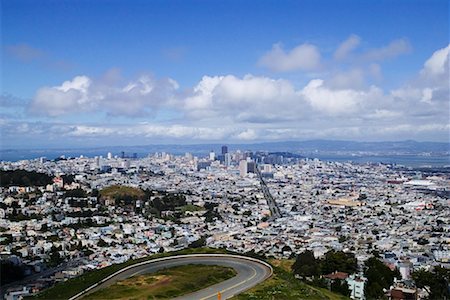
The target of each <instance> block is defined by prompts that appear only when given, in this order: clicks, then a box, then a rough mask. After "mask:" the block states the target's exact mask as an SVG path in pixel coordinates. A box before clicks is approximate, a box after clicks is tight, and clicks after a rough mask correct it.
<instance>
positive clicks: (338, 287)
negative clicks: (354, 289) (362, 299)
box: [331, 279, 350, 296]
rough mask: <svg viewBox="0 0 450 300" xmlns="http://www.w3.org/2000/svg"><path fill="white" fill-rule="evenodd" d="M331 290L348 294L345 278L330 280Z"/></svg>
mask: <svg viewBox="0 0 450 300" xmlns="http://www.w3.org/2000/svg"><path fill="white" fill-rule="evenodd" d="M331 291H332V292H335V293H339V294H342V295H344V296H350V290H349V288H348V283H347V281H345V280H339V279H335V280H333V281H332V282H331Z"/></svg>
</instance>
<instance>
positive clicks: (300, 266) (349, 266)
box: [292, 250, 357, 277]
mask: <svg viewBox="0 0 450 300" xmlns="http://www.w3.org/2000/svg"><path fill="white" fill-rule="evenodd" d="M292 270H293V272H294V273H295V274H297V275H299V276H301V277H312V276H317V275H326V274H330V273H333V272H335V271H339V272H345V273H349V274H352V273H354V272H356V270H357V260H356V258H355V255H354V254H353V253H345V252H342V251H334V250H331V251H328V252H327V253H325V256H324V258H322V259H316V258H315V257H314V254H313V252H312V251H309V250H306V251H304V252H302V253H300V254H299V255H297V258H296V260H295V263H294V264H293V266H292Z"/></svg>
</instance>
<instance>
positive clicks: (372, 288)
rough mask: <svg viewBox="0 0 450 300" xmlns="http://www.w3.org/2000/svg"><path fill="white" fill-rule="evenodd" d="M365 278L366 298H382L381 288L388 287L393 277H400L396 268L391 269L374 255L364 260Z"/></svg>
mask: <svg viewBox="0 0 450 300" xmlns="http://www.w3.org/2000/svg"><path fill="white" fill-rule="evenodd" d="M364 274H365V276H366V278H367V285H366V291H365V292H366V296H367V298H368V299H380V298H383V296H384V292H383V288H385V289H389V287H390V286H391V285H392V283H393V282H394V278H395V277H400V273H399V272H398V270H397V269H396V270H394V271H391V269H389V268H388V267H387V266H386V265H385V264H384V263H383V262H381V261H380V260H379V259H378V258H376V257H373V256H372V257H371V258H369V259H368V260H367V261H366V264H365V272H364Z"/></svg>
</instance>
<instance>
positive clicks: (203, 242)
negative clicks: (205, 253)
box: [188, 236, 206, 248]
mask: <svg viewBox="0 0 450 300" xmlns="http://www.w3.org/2000/svg"><path fill="white" fill-rule="evenodd" d="M204 246H206V236H202V237H201V238H199V239H198V240H196V241H193V242H192V243H190V244H189V246H188V247H189V248H201V247H204Z"/></svg>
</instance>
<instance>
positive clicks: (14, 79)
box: [0, 0, 450, 148]
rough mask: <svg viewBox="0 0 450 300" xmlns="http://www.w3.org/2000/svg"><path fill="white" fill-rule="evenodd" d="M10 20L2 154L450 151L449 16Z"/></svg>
mask: <svg viewBox="0 0 450 300" xmlns="http://www.w3.org/2000/svg"><path fill="white" fill-rule="evenodd" d="M1 5H2V9H1V11H2V18H1V22H2V23H1V28H2V43H1V44H2V101H1V103H0V104H1V105H2V113H1V115H0V126H2V148H11V147H18V148H27V147H30V148H32V147H45V146H48V147H60V146H74V145H80V143H83V144H86V145H87V146H92V145H96V144H99V145H105V144H110V145H121V144H125V143H132V144H151V143H166V142H171V143H173V142H176V143H196V142H199V143H200V142H210V141H216V142H222V141H223V142H227V141H229V142H248V141H266V140H267V141H269V140H270V141H272V140H305V139H315V138H327V139H347V140H375V141H376V140H403V139H416V140H433V141H448V139H449V134H448V133H449V130H450V125H449V115H448V111H449V100H448V99H449V89H448V85H449V79H448V76H449V73H448V55H449V54H448V53H449V3H448V1H436V0H434V1H433V0H431V1H430V0H428V1H317V0H316V1H9V0H2V1H1Z"/></svg>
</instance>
